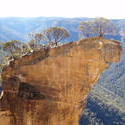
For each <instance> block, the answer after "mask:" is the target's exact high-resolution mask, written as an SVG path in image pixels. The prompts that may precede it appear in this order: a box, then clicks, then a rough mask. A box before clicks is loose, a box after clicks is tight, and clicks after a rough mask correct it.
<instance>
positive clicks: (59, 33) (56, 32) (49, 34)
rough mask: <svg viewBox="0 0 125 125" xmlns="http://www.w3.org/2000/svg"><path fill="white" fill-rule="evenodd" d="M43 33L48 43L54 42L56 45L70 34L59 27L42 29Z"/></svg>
mask: <svg viewBox="0 0 125 125" xmlns="http://www.w3.org/2000/svg"><path fill="white" fill-rule="evenodd" d="M44 35H45V37H46V40H47V41H48V42H49V43H50V44H53V43H54V44H55V45H56V46H57V45H58V43H59V42H61V41H62V40H64V39H66V38H67V37H69V36H70V34H69V32H68V31H67V30H66V29H64V28H61V27H50V28H48V29H47V30H44Z"/></svg>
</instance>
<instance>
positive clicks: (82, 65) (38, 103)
mask: <svg viewBox="0 0 125 125" xmlns="http://www.w3.org/2000/svg"><path fill="white" fill-rule="evenodd" d="M121 52H122V49H121V46H120V44H119V43H118V42H116V41H113V40H105V39H103V38H98V37H95V38H90V39H85V40H80V41H77V42H72V43H68V44H66V45H63V46H60V47H57V48H51V49H44V50H42V49H41V50H40V51H37V52H33V53H31V54H29V55H26V56H23V57H22V58H19V59H16V60H14V61H12V62H10V64H9V65H8V66H6V67H5V68H4V70H3V72H2V79H3V89H4V96H3V98H2V99H1V102H0V110H1V111H0V125H78V123H79V122H78V121H79V118H80V116H81V113H82V111H83V109H84V107H85V104H86V98H87V95H88V93H89V91H90V89H91V88H92V86H93V85H94V84H95V83H96V82H97V80H98V79H99V77H100V75H101V74H102V72H103V71H104V70H105V69H107V68H109V64H110V62H118V61H119V60H120V57H121ZM5 120H6V122H5Z"/></svg>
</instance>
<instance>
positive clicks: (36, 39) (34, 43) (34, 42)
mask: <svg viewBox="0 0 125 125" xmlns="http://www.w3.org/2000/svg"><path fill="white" fill-rule="evenodd" d="M29 36H30V38H31V40H30V41H29V46H30V48H31V49H33V50H38V49H40V48H42V47H43V41H45V37H44V35H43V34H42V33H36V34H29Z"/></svg>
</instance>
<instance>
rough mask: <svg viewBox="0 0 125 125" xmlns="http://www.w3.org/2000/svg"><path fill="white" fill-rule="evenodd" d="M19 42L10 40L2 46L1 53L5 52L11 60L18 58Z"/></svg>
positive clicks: (19, 51)
mask: <svg viewBox="0 0 125 125" xmlns="http://www.w3.org/2000/svg"><path fill="white" fill-rule="evenodd" d="M20 45H21V42H19V41H18V40H11V41H8V42H5V43H3V44H2V48H3V51H5V52H7V54H8V55H10V56H11V57H12V58H15V57H16V56H19V55H20V53H21V48H20Z"/></svg>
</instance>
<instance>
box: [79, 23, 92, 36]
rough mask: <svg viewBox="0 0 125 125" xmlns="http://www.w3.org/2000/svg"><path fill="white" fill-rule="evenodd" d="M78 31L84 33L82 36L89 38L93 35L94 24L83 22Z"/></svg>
mask: <svg viewBox="0 0 125 125" xmlns="http://www.w3.org/2000/svg"><path fill="white" fill-rule="evenodd" d="M78 30H79V31H81V32H82V35H84V36H85V37H89V36H90V34H92V23H91V22H90V21H83V22H81V23H80V26H79V27H78Z"/></svg>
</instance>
